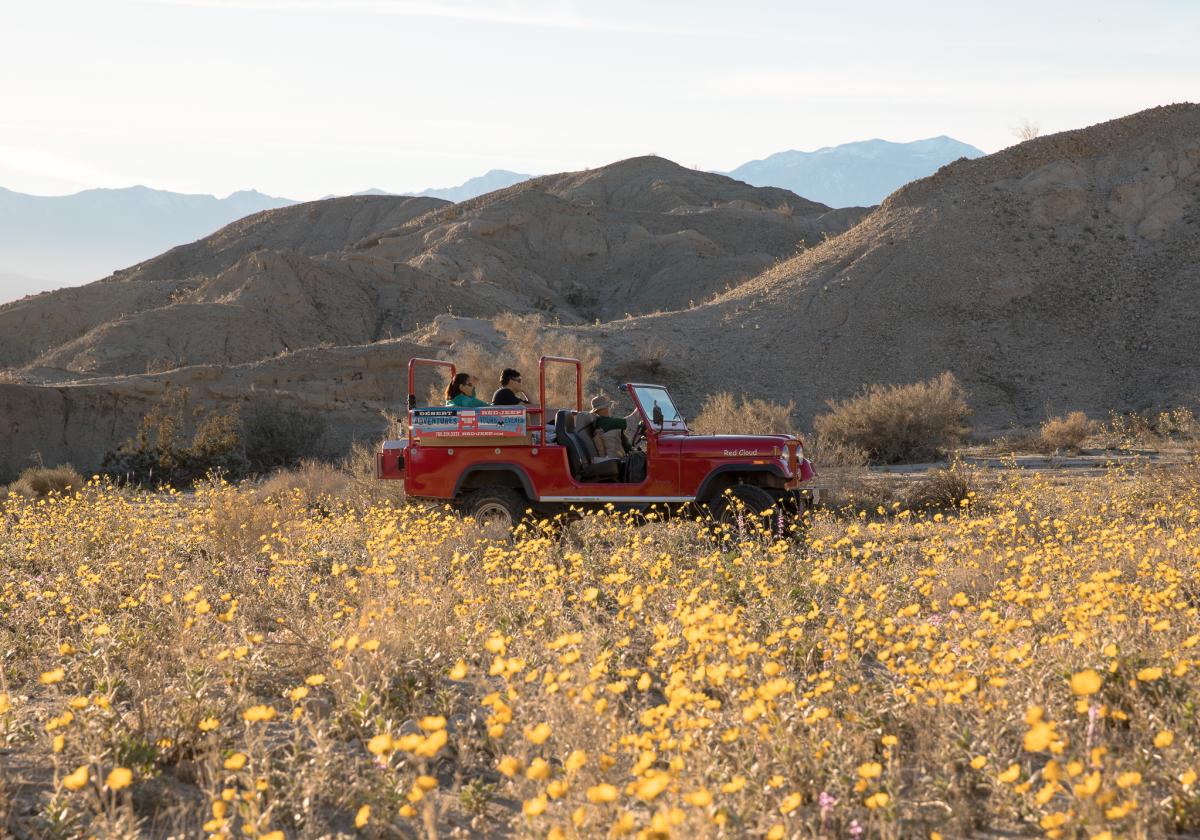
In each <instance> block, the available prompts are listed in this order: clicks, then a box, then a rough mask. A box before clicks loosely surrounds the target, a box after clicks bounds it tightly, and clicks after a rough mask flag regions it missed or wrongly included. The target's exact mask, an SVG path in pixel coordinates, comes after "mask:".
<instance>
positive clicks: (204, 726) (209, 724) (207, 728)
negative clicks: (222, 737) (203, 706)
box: [196, 717, 221, 732]
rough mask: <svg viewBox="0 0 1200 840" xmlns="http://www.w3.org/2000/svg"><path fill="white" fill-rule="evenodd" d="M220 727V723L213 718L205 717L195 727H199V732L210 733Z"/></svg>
mask: <svg viewBox="0 0 1200 840" xmlns="http://www.w3.org/2000/svg"><path fill="white" fill-rule="evenodd" d="M220 725H221V722H220V721H219V720H217V719H216V718H215V717H206V718H205V719H204V720H202V721H200V722H199V723H198V724H196V726H198V727H200V731H201V732H212V731H213V730H214V729H216V728H217V727H218V726H220Z"/></svg>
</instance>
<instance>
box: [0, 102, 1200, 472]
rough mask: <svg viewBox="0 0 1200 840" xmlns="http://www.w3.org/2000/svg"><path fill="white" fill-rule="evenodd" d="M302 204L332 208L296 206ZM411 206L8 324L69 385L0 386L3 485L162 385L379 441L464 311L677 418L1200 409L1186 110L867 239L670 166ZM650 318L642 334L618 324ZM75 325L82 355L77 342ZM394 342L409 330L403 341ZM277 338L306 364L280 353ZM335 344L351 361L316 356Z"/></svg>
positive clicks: (908, 214)
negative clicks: (589, 363)
mask: <svg viewBox="0 0 1200 840" xmlns="http://www.w3.org/2000/svg"><path fill="white" fill-rule="evenodd" d="M708 178H712V179H714V180H705V179H708ZM394 200H395V199H387V198H374V199H363V201H394ZM324 206H325V205H322V207H324ZM312 211H316V212H321V208H320V207H316V206H314V207H312V208H310V210H309V211H300V212H312ZM274 212H296V209H295V208H290V209H289V211H274ZM339 212H340V211H339ZM396 212H400V213H401V214H402V215H403V213H407V212H411V213H412V215H411V216H409V217H407V218H403V219H400V220H399V221H398V223H397V224H394V225H392V224H387V225H386V226H385V224H383V223H380V224H364V225H363V227H362V229H361V231H359V230H355V231H353V235H349V234H338V236H335V237H333V239H334V240H336V239H338V237H339V236H343V235H345V236H346V238H355V237H358V235H359V234H360V233H361V234H362V235H361V238H357V241H356V242H355V244H353V245H352V246H350V247H348V248H344V249H343V250H340V251H336V250H335V251H325V252H323V253H317V251H319V250H320V249H319V248H312V249H310V251H312V253H301V251H302V250H303V249H302V248H300V247H293V246H291V245H287V246H286V247H271V246H270V245H269V244H268V243H266V242H264V243H262V244H263V245H264V247H261V248H259V247H251V246H252V245H255V244H256V243H254V242H252V241H251V240H253V238H254V237H253V236H251V237H249V238H248V239H245V240H242V239H239V238H238V237H236V236H233V237H232V239H231V241H239V242H243V241H244V243H245V245H244V246H239V248H241V250H239V249H238V248H234V249H233V251H231V252H230V253H229V254H228V255H226V256H221V257H220V258H219V259H216V258H215V257H213V258H214V259H215V262H213V263H211V264H210V263H207V262H204V260H206V259H209V258H210V257H211V256H212V254H211V253H210V252H208V251H197V252H196V255H195V257H194V263H193V262H191V261H188V260H185V261H184V263H183V264H184V265H191V264H195V265H197V266H203V270H199V269H198V270H197V271H196V272H195V273H188V272H186V271H184V270H179V271H176V270H172V269H168V268H166V267H164V266H163V265H161V264H160V265H159V266H158V267H154V266H152V263H153V262H154V261H151V263H147V264H143V265H142V266H138V267H136V268H135V269H133V270H131V271H130V272H129V273H128V275H121V276H116V277H114V278H111V279H109V280H107V281H104V282H101V283H96V284H92V285H91V286H88V287H85V288H84V289H82V290H73V292H74V294H76V295H81V296H82V295H91V296H92V297H88V298H84V297H80V298H76V299H74V302H71V299H70V298H65V297H58V298H54V297H53V296H41V297H38V298H32V299H28V300H26V301H23V302H19V303H17V304H14V305H10V306H9V307H5V308H4V309H2V310H0V341H6V342H8V343H7V344H4V345H0V348H2V349H3V351H4V352H6V353H8V354H10V358H11V357H13V356H20V353H21V348H23V347H25V346H26V343H28V339H26V340H25V343H22V341H21V340H10V336H12V335H14V334H16V335H18V336H20V335H25V336H28V335H31V334H33V333H32V332H30V330H31V329H33V327H31V325H34V326H35V327H36V329H37V330H40V331H41V332H40V333H37V334H39V335H43V336H44V335H51V334H53V335H54V336H57V337H58V338H59V340H58V341H57V342H55V343H54V345H53V347H52V348H51V350H50V352H49V353H48V354H46V355H44V356H43V359H42V362H47V361H53V362H54V363H55V365H56V366H58V367H61V368H65V369H66V370H65V372H62V373H60V374H59V375H60V376H61V377H74V379H75V380H76V381H74V382H62V383H59V384H21V383H19V382H17V383H12V382H10V383H0V429H4V430H6V431H5V434H6V438H5V443H6V444H8V445H6V447H4V448H3V449H0V474H11V473H13V472H15V471H16V470H18V469H20V468H21V467H23V466H27V465H28V459H29V452H30V451H32V450H33V449H38V450H40V451H41V452H42V455H43V457H44V458H45V459H46V460H47V461H59V460H72V461H74V462H75V463H76V465H77V466H80V467H82V468H90V467H91V466H94V465H95V464H96V462H97V461H98V459H99V456H100V454H101V453H102V452H103V451H104V450H106V449H108V448H110V447H112V446H114V445H116V444H117V443H118V442H119V441H121V440H122V439H124V438H125V437H127V436H128V435H129V434H130V433H131V432H132V431H133V429H134V427H135V426H136V422H137V418H139V417H140V416H141V413H142V412H144V410H145V408H146V406H148V405H150V404H151V403H152V402H153V401H154V400H155V399H157V398H158V395H160V394H161V392H162V389H163V387H164V386H165V385H166V384H167V383H171V384H174V385H177V386H181V387H185V388H187V389H188V390H189V392H190V393H191V394H192V396H193V399H194V400H196V401H197V402H198V403H200V404H213V403H224V402H228V401H229V400H234V399H247V400H254V399H269V400H271V401H273V402H277V403H279V404H288V403H290V404H296V405H300V406H303V407H307V408H311V409H313V410H320V411H322V412H325V413H327V414H328V415H329V420H330V424H331V427H332V428H333V429H334V430H335V431H336V433H337V435H338V436H339V442H341V443H343V444H344V443H346V442H348V441H349V440H350V439H352V438H354V437H359V438H362V437H369V436H372V435H374V434H378V433H379V432H380V431H381V430H382V423H383V421H382V418H381V416H380V410H381V409H383V408H391V409H395V408H396V407H398V406H399V405H400V404H401V401H402V398H401V394H402V389H403V368H404V364H405V362H406V360H407V358H408V356H409V355H411V354H413V353H420V354H422V355H437V354H451V355H452V354H453V352H454V350H455V348H456V347H458V346H459V345H461V344H462V343H465V342H467V341H470V342H471V343H474V344H480V345H482V346H484V348H485V349H487V348H488V347H489V346H491V345H492V344H493V343H494V342H495V341H496V340H497V338H498V336H497V334H496V331H495V330H494V329H493V328H492V326H491V324H489V323H488V322H487V321H486V320H480V319H478V318H476V319H471V318H467V317H462V316H469V315H478V316H489V315H491V314H494V313H495V312H499V311H517V312H521V311H548V312H553V313H556V314H557V315H558V316H559V317H560V318H561V320H562V322H563V324H564V325H565V326H562V327H559V328H558V329H561V330H563V331H567V332H571V333H576V334H579V335H581V336H582V337H584V338H586V339H588V340H591V341H594V342H595V343H596V344H598V345H599V346H600V347H601V348H602V349H603V351H604V362H603V364H604V368H605V370H604V372H603V375H604V378H605V380H606V384H612V383H613V382H614V381H615V379H616V378H617V376H618V375H629V376H640V375H642V373H643V372H644V373H645V374H646V375H648V376H649V375H652V376H653V377H654V378H656V379H659V380H662V381H665V382H666V383H667V384H668V385H670V386H671V387H672V388H673V390H674V391H676V392H677V395H678V397H679V399H680V402H681V404H682V405H683V407H684V409H685V411H694V410H695V409H696V408H698V406H699V404H700V403H701V402H702V400H703V398H704V397H705V396H706V395H708V394H711V393H713V392H716V391H722V390H730V391H734V392H735V393H746V394H748V395H751V396H761V397H767V398H771V399H776V400H790V399H794V400H795V401H796V403H797V406H798V413H799V415H800V418H801V419H802V421H804V422H807V421H808V419H810V418H811V416H812V415H813V414H814V413H815V412H816V411H819V410H820V409H821V408H822V407H823V405H824V401H825V400H826V399H828V398H831V397H841V396H845V395H848V394H850V393H852V392H854V391H856V390H857V389H858V388H859V387H860V385H861V384H862V383H865V382H910V381H914V380H916V379H921V378H925V377H928V376H931V375H933V374H936V373H938V372H940V371H942V370H952V371H954V372H955V373H956V374H957V375H958V376H959V377H960V379H961V380H962V381H963V382H964V383H965V385H966V386H967V388H968V390H969V393H970V399H971V402H972V405H973V407H974V409H975V412H976V425H977V426H978V427H982V428H984V429H988V428H991V429H997V428H1002V427H1004V426H1005V425H1007V424H1010V423H1021V424H1027V423H1031V422H1036V421H1039V420H1041V419H1042V418H1044V417H1045V416H1046V415H1047V413H1052V412H1059V411H1063V410H1067V409H1076V408H1082V409H1085V410H1088V411H1090V412H1092V413H1093V414H1095V415H1101V414H1103V413H1104V412H1106V411H1108V410H1109V409H1145V408H1153V407H1167V406H1172V405H1177V404H1181V403H1183V404H1191V405H1195V403H1196V401H1197V398H1198V397H1200V366H1197V365H1196V364H1195V359H1196V358H1197V357H1198V356H1200V330H1198V329H1197V328H1196V326H1195V325H1196V323H1197V320H1198V318H1200V106H1196V105H1173V106H1168V107H1163V108H1156V109H1152V110H1150V111H1145V112H1142V113H1139V114H1134V115H1132V116H1129V117H1125V118H1123V119H1119V120H1114V121H1112V122H1108V123H1103V124H1100V125H1096V126H1092V127H1090V128H1085V129H1080V130H1078V131H1071V132H1065V133H1062V134H1057V135H1051V136H1047V137H1042V138H1038V139H1036V140H1032V141H1029V142H1027V143H1022V144H1020V145H1018V146H1014V147H1012V148H1010V149H1006V150H1004V151H1001V152H998V153H996V154H993V155H988V156H986V157H983V158H979V159H976V160H965V161H959V162H956V163H953V164H950V165H948V166H946V167H944V168H942V169H941V170H939V171H938V172H937V173H935V174H934V175H933V176H931V177H928V178H925V179H923V180H921V181H918V182H916V183H913V184H910V185H908V186H906V187H904V188H903V189H901V190H899V191H898V192H896V193H894V194H893V195H892V196H890V197H889V198H888V199H887V200H886V201H885V202H884V203H883V204H882V205H881V206H880V207H878V208H877V209H875V210H874V211H872V212H871V213H870V214H869V215H867V216H866V217H865V218H862V220H861V221H860V222H859V223H858V224H857V225H854V226H853V227H849V226H850V225H851V224H852V223H853V221H854V219H855V218H857V214H856V213H853V212H844V211H829V210H828V209H827V208H824V207H823V206H821V205H817V206H813V205H812V203H811V202H806V201H804V200H803V199H800V198H799V197H797V196H794V195H792V194H790V193H786V192H783V191H769V190H762V189H757V188H753V187H749V186H747V185H745V184H741V183H739V182H735V181H732V180H730V179H727V178H720V177H719V176H705V175H703V174H702V173H694V172H691V171H689V170H684V169H682V168H680V167H675V166H674V165H673V164H669V163H668V162H665V161H660V160H658V159H653V158H637V159H633V160H630V161H622V162H620V163H617V164H614V165H613V166H611V167H606V168H604V169H601V170H595V171H594V172H583V173H570V174H565V175H556V176H547V177H543V178H538V179H534V180H532V181H529V182H525V183H522V184H519V185H516V186H513V187H510V188H507V189H505V190H501V191H499V192H496V193H492V194H489V195H486V196H480V197H479V198H476V199H472V200H471V201H467V202H464V203H462V204H457V205H453V206H438V207H434V208H433V209H426V210H424V211H421V212H416V211H415V208H411V207H410V208H408V209H407V210H397V211H396ZM285 218H288V219H293V220H294V219H296V217H293V216H286V217H285ZM834 220H837V225H841V226H843V227H849V229H848V230H846V231H845V232H843V233H841V234H840V235H837V236H833V237H831V238H829V239H828V241H823V242H818V243H816V244H814V245H812V247H807V248H802V249H800V253H799V254H797V255H796V256H791V257H787V256H786V255H788V254H794V253H795V252H796V250H797V245H798V244H800V243H803V242H805V241H806V238H807V237H809V236H810V232H812V231H816V230H820V229H821V227H822V225H825V226H827V227H825V229H826V230H837V229H838V228H837V226H835V225H834V224H833V222H834ZM301 227H303V225H302V224H301ZM223 233H224V232H223ZM227 235H230V236H232V233H230V234H227ZM263 235H264V236H265V235H266V234H265V232H264V234H263ZM305 236H306V234H303V235H301V238H304V237H305ZM789 237H790V238H789ZM331 241H333V240H331ZM327 244H328V243H325V244H323V245H322V247H325V245H327ZM285 245H286V243H285ZM772 249H775V250H774V251H773V250H772ZM781 250H782V251H783V253H780V251H781ZM216 251H217V252H221V253H223V252H222V251H221V249H220V248H217V249H216ZM166 256H169V255H166ZM176 258H178V255H176V257H173V258H172V259H176ZM164 259H165V256H164ZM160 268H161V271H160V270H159V269H160ZM185 274H186V277H185V276H184V275H185ZM743 277H748V279H745V280H743V279H742V278H743ZM135 278H141V279H135ZM385 280H386V281H387V282H384V281H385ZM389 284H390V285H389ZM726 285H728V286H729V290H728V291H724V290H725V287H726ZM131 290H135V291H136V293H135V291H131ZM106 293H109V294H114V295H115V294H118V293H120V294H123V295H125V296H124V297H120V298H117V297H113V298H109V297H106ZM139 294H140V295H143V296H144V297H145V300H146V301H149V302H148V303H145V304H144V305H143V304H139V300H140V299H139V297H138V295H139ZM706 294H712V295H713V296H712V297H711V298H710V299H708V300H707V301H706V302H705V295H706ZM156 295H157V296H158V297H157V298H155V296H156ZM172 296H174V297H172ZM47 297H49V298H50V301H48V302H46V303H39V302H42V301H44V299H45V298H47ZM164 297H165V298H166V299H167V302H166V303H163V302H162V300H163V298H164ZM151 298H154V299H155V300H158V303H154V301H153V300H151ZM692 299H694V300H695V304H696V305H694V306H688V305H687V303H686V301H687V300H692ZM113 300H116V301H117V302H116V303H113V302H112V301H113ZM51 302H52V303H54V304H55V305H47V304H48V303H51ZM138 305H142V309H137V306H138ZM21 307H25V309H24V310H23V314H22V313H18V314H17V316H15V317H14V316H13V312H14V311H16V310H18V309H20V308H21ZM39 307H40V308H39ZM104 307H108V309H106V310H104V311H99V310H102V309H103V308H104ZM447 307H452V308H453V310H454V313H455V314H454V315H450V314H447V313H446V311H445V310H446V309H447ZM657 309H662V310H664V311H662V312H655V311H654V310H657ZM635 310H636V311H641V312H645V313H649V314H643V315H639V316H637V317H632V318H623V317H614V316H616V315H617V314H619V313H623V312H624V311H635ZM98 311H99V314H97V312H98ZM121 312H132V313H133V314H129V315H126V316H125V318H124V319H122V318H120V317H118V315H119V314H120V313H121ZM106 313H114V314H107V315H106ZM389 313H390V314H389ZM439 313H440V314H439ZM31 314H32V315H36V316H37V317H36V318H31V317H29V316H30V315H31ZM68 314H69V316H70V318H73V319H74V322H73V323H74V324H75V328H76V329H77V330H79V332H77V333H76V334H75V335H70V334H69V330H68V329H65V328H64V327H63V326H62V322H65V321H67V320H69V319H68V318H67V315H68ZM89 318H90V319H91V321H90V322H89V321H88V319H89ZM596 318H600V319H602V320H601V323H599V324H596V323H594V320H595V319H596ZM5 319H8V320H5ZM56 319H57V320H56ZM412 319H416V320H417V321H419V323H420V324H421V327H420V329H409V328H410V326H411V325H412ZM572 320H574V321H575V325H574V326H571V325H570V324H571V321H572ZM88 323H91V324H92V326H90V327H89V326H87V324H88ZM387 323H391V324H394V325H395V327H396V328H397V329H400V328H404V329H409V331H408V332H407V333H406V334H405V335H403V336H402V338H401V339H399V340H393V341H389V340H386V332H381V325H383V324H387ZM81 325H82V329H81V328H80V327H81ZM55 330H57V333H56V332H55ZM81 333H82V335H81ZM395 334H397V335H400V333H395ZM362 336H367V338H366V339H362V340H361V342H360V343H357V344H351V343H350V342H352V341H354V340H356V339H358V338H360V337H362ZM381 338H383V339H384V340H379V339H381ZM293 339H294V340H295V341H297V342H303V344H300V345H299V346H298V345H296V344H293V343H292V341H293ZM72 341H74V342H75V343H74V344H72V345H71V346H70V347H67V346H66V345H67V344H69V343H70V342H72ZM277 341H287V342H288V347H287V349H288V350H290V351H291V352H289V353H285V354H282V355H279V356H271V355H270V354H272V353H273V352H276V351H275V343H276V342H277ZM321 342H324V343H325V344H326V345H330V344H333V345H336V344H338V343H339V342H345V343H346V344H347V346H325V347H314V346H312V345H314V344H320V343H321ZM146 347H149V348H150V350H146V349H145V348H146ZM164 347H165V348H166V351H164ZM299 347H308V348H309V349H304V350H299ZM42 349H45V348H44V347H43V348H42ZM151 352H153V353H156V354H159V355H161V354H163V353H164V352H174V353H177V354H178V356H177V358H176V360H175V361H192V362H194V361H195V360H204V361H205V363H204V364H193V365H192V366H188V367H182V368H179V369H175V370H170V371H166V372H163V373H159V374H154V375H129V374H125V372H126V371H132V372H133V374H138V373H140V372H141V371H143V370H145V366H146V364H147V362H148V361H152V360H153V358H154V357H150V359H149V360H148V359H147V355H148V354H149V353H151ZM55 353H59V354H61V355H59V356H55V355H54V354H55ZM139 353H141V355H138V354H139ZM256 354H257V355H256ZM265 356H270V357H265ZM23 358H24V359H30V358H31V357H30V355H29V354H28V351H25V356H24V357H23ZM234 361H240V362H241V363H240V364H231V362H234ZM139 365H141V367H138V366H139ZM72 366H75V367H77V368H80V369H90V370H92V371H93V373H92V378H90V379H88V378H86V377H85V376H83V374H81V373H79V372H72V370H71V368H72ZM35 373H37V371H29V370H26V371H25V372H24V374H23V373H22V371H20V370H10V371H9V377H8V378H9V379H14V378H15V379H18V380H19V379H20V378H21V376H22V375H28V376H30V377H31V381H33V382H36V377H35V376H33V374H35ZM104 373H108V374H109V375H107V376H104V377H101V376H99V374H104ZM747 422H748V423H749V424H750V425H753V418H748V420H747Z"/></svg>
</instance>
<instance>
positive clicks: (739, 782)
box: [721, 775, 746, 793]
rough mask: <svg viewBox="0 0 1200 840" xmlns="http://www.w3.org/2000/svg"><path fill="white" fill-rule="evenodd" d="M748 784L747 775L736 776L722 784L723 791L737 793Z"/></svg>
mask: <svg viewBox="0 0 1200 840" xmlns="http://www.w3.org/2000/svg"><path fill="white" fill-rule="evenodd" d="M745 786H746V777H745V776H741V775H738V776H734V777H733V778H732V779H730V780H729V781H728V782H726V783H725V784H723V785H721V793H737V792H738V791H739V790H741V789H742V788H744V787H745Z"/></svg>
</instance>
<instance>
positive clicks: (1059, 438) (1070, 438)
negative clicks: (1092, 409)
mask: <svg viewBox="0 0 1200 840" xmlns="http://www.w3.org/2000/svg"><path fill="white" fill-rule="evenodd" d="M1096 428H1097V424H1096V423H1095V422H1094V421H1092V420H1090V419H1088V416H1087V415H1086V414H1084V413H1083V412H1082V411H1072V412H1071V413H1070V414H1068V415H1066V416H1065V417H1051V418H1050V419H1049V420H1047V421H1046V422H1045V423H1043V424H1042V429H1041V433H1040V434H1039V437H1040V438H1041V441H1042V443H1043V444H1044V445H1045V447H1046V448H1047V449H1049V450H1055V449H1069V450H1078V449H1079V447H1080V446H1081V445H1082V444H1083V442H1084V441H1085V440H1087V439H1088V438H1089V437H1091V436H1092V435H1094V434H1095V433H1096Z"/></svg>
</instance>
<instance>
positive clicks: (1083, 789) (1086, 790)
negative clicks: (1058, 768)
mask: <svg viewBox="0 0 1200 840" xmlns="http://www.w3.org/2000/svg"><path fill="white" fill-rule="evenodd" d="M1098 790H1100V773H1099V772H1094V773H1089V774H1088V775H1087V776H1084V778H1083V781H1082V782H1080V783H1079V784H1077V785H1075V795H1076V796H1078V797H1079V798H1080V799H1087V798H1088V797H1089V796H1092V795H1094V794H1095V793H1096V791H1098Z"/></svg>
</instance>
